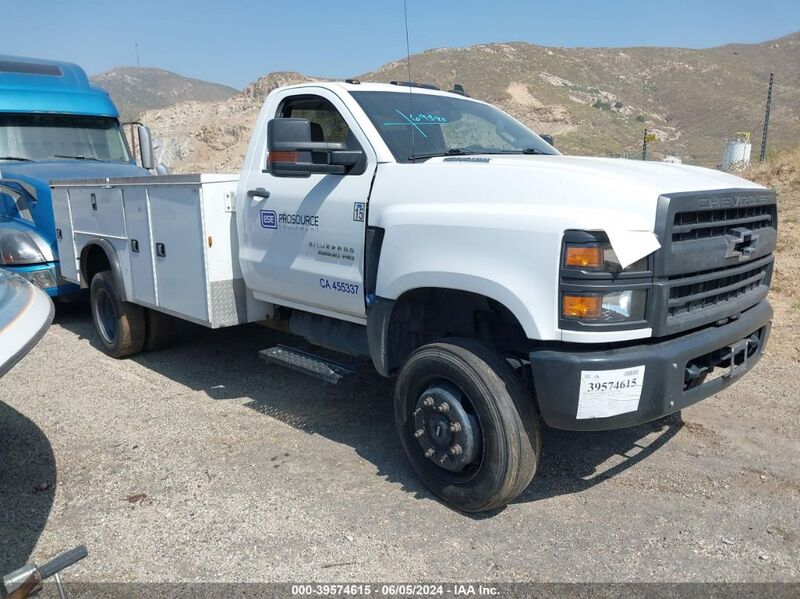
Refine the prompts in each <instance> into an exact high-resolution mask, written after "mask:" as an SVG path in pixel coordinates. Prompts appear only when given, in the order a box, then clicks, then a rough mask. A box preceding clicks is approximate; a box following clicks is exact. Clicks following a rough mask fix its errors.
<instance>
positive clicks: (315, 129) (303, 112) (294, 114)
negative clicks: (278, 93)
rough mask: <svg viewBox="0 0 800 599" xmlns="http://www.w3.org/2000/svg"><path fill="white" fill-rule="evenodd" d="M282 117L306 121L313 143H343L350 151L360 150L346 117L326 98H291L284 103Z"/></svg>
mask: <svg viewBox="0 0 800 599" xmlns="http://www.w3.org/2000/svg"><path fill="white" fill-rule="evenodd" d="M280 116H281V118H293V119H306V120H307V121H308V122H309V123H310V124H311V141H320V142H326V143H341V144H344V145H345V147H346V149H348V150H356V149H359V148H360V146H359V144H358V141H356V138H355V135H353V132H352V131H351V130H350V127H348V126H347V123H346V122H345V120H344V117H342V115H341V114H340V113H339V111H338V110H336V108H335V107H334V106H333V104H331V103H330V102H329V101H328V100H326V99H325V98H321V97H319V96H298V97H293V98H289V99H288V100H286V101H285V102H284V103H283V105H282V107H281V109H280Z"/></svg>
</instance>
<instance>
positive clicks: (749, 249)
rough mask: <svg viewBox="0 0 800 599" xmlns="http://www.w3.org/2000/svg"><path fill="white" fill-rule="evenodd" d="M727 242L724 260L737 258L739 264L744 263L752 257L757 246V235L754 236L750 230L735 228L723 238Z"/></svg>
mask: <svg viewBox="0 0 800 599" xmlns="http://www.w3.org/2000/svg"><path fill="white" fill-rule="evenodd" d="M725 240H726V241H727V242H728V249H727V251H726V252H725V257H726V258H739V262H744V261H745V260H749V259H750V258H752V257H753V253H754V252H755V251H756V247H757V246H758V235H754V234H753V232H752V231H751V230H750V229H745V228H744V227H736V228H735V229H731V232H730V233H728V234H727V235H726V236H725Z"/></svg>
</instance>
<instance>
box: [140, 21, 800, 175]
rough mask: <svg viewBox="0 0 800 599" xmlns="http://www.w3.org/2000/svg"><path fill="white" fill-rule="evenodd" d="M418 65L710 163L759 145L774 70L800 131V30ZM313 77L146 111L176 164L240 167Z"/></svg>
mask: <svg viewBox="0 0 800 599" xmlns="http://www.w3.org/2000/svg"><path fill="white" fill-rule="evenodd" d="M411 62H412V69H413V77H414V79H415V80H417V81H424V82H431V83H435V84H437V85H438V86H439V87H441V88H443V89H450V88H452V85H453V84H454V83H461V84H462V85H464V86H465V88H466V89H467V92H468V93H469V94H470V95H472V96H474V97H476V98H480V99H482V100H487V101H490V102H492V103H495V104H497V105H499V106H501V107H502V108H504V109H505V110H507V111H508V112H510V113H511V114H512V115H514V116H515V117H517V118H519V119H520V120H522V121H523V122H525V123H527V124H528V125H530V126H531V127H532V128H533V129H534V130H536V131H539V132H543V133H551V134H554V135H555V136H556V140H557V145H558V146H559V148H560V149H561V150H562V151H564V152H566V153H573V154H595V155H608V156H619V155H622V154H625V153H632V154H633V155H638V154H639V153H640V152H641V139H642V134H643V132H644V129H645V128H648V129H649V130H650V131H651V132H655V133H656V135H657V136H658V141H657V142H655V143H652V144H650V157H651V159H656V160H660V159H663V158H664V157H665V156H667V155H674V156H678V157H680V158H681V159H682V160H684V161H685V162H690V163H695V164H703V165H706V166H715V165H717V164H718V163H719V161H720V160H721V157H722V148H723V140H724V139H725V138H726V137H732V136H734V134H735V133H736V132H738V131H750V132H752V134H753V142H754V143H753V146H754V153H757V151H758V147H757V146H758V144H759V143H760V139H761V126H762V121H763V111H764V101H765V96H766V86H767V80H768V77H769V73H770V72H774V73H775V76H776V86H775V92H774V100H773V112H772V125H771V128H770V142H771V147H781V146H786V145H791V144H794V143H796V142H795V140H797V139H798V138H800V33H798V34H794V35H790V36H787V37H784V38H781V39H778V40H773V41H770V42H765V43H762V44H751V45H743V44H736V45H727V46H721V47H718V48H710V49H704V50H686V49H678V48H623V49H613V48H556V47H543V46H534V45H531V44H526V43H521V42H515V43H507V44H483V45H478V46H472V47H469V48H444V49H437V50H430V51H427V52H423V53H421V54H417V55H414V56H412V57H411ZM406 68H407V67H406V64H405V61H404V60H399V61H395V62H392V63H389V64H387V65H384V66H383V67H381V68H379V69H378V70H376V71H373V72H370V73H366V74H364V75H362V76H361V77H360V78H361V79H362V80H368V81H390V80H393V79H400V80H405V79H407V71H406ZM303 80H307V78H306V77H305V76H303V75H301V74H298V73H274V74H271V75H268V76H266V77H264V78H262V79H260V80H259V81H257V82H255V83H254V84H252V85H251V86H250V88H248V90H250V91H248V90H245V91H244V92H242V93H241V94H238V95H236V96H234V97H233V98H230V99H228V100H223V101H216V102H209V103H203V104H202V105H200V104H185V105H180V106H173V107H170V108H167V109H164V110H160V111H154V112H149V113H147V116H146V118H147V119H148V123H149V124H151V125H152V126H153V127H154V130H155V133H156V137H157V138H160V139H161V141H162V144H163V147H164V156H165V160H167V163H168V164H170V166H172V167H173V168H174V169H177V170H182V171H185V170H217V169H226V170H235V169H237V168H238V167H239V165H240V164H241V161H242V158H243V156H244V152H245V150H246V145H247V138H248V137H249V128H250V127H252V126H253V123H254V122H255V118H256V116H257V114H258V110H259V108H260V103H261V97H262V95H263V93H262V92H263V91H264V90H266V89H269V88H270V87H271V86H273V85H275V84H276V83H279V82H295V81H303ZM255 90H259V91H258V93H257V92H256V91H255ZM259 94H260V95H259Z"/></svg>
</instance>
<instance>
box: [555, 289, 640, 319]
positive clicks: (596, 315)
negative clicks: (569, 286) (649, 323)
mask: <svg viewBox="0 0 800 599" xmlns="http://www.w3.org/2000/svg"><path fill="white" fill-rule="evenodd" d="M646 301H647V291H646V290H645V289H625V290H620V291H611V292H607V293H570V292H565V293H564V294H562V296H561V315H562V316H563V317H564V318H568V319H570V320H582V321H587V322H597V323H601V322H605V323H615V322H627V321H635V320H643V319H644V308H645V303H646Z"/></svg>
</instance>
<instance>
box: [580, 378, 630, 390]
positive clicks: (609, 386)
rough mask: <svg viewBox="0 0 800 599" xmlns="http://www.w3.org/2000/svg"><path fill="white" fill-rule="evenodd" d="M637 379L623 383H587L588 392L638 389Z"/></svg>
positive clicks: (626, 380)
mask: <svg viewBox="0 0 800 599" xmlns="http://www.w3.org/2000/svg"><path fill="white" fill-rule="evenodd" d="M638 386H639V382H638V379H636V378H632V379H625V380H624V381H606V382H603V383H589V391H619V390H620V389H630V388H631V387H638Z"/></svg>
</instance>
